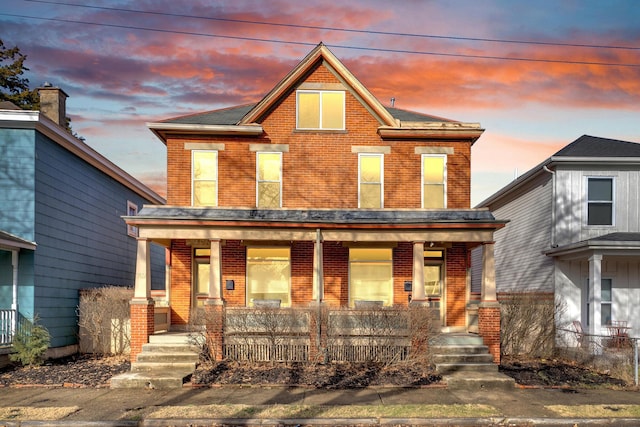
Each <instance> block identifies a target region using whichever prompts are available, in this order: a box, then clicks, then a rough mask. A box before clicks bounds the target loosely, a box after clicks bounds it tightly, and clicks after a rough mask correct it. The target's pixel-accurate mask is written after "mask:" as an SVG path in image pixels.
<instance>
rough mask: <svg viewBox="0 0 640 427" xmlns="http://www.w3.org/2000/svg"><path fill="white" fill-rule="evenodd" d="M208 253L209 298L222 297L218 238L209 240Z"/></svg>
mask: <svg viewBox="0 0 640 427" xmlns="http://www.w3.org/2000/svg"><path fill="white" fill-rule="evenodd" d="M210 244H211V254H210V255H209V299H213V300H219V299H221V298H222V291H221V289H222V262H221V258H222V257H221V245H220V240H211V243H210Z"/></svg>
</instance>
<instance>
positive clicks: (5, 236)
mask: <svg viewBox="0 0 640 427" xmlns="http://www.w3.org/2000/svg"><path fill="white" fill-rule="evenodd" d="M0 249H4V250H17V249H30V250H32V251H34V250H35V249H36V244H35V243H34V242H30V241H28V240H25V239H23V238H21V237H18V236H14V235H13V234H11V233H7V232H6V231H2V230H0Z"/></svg>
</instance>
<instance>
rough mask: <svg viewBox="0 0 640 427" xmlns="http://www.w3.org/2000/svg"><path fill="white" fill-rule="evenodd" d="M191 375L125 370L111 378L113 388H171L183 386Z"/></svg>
mask: <svg viewBox="0 0 640 427" xmlns="http://www.w3.org/2000/svg"><path fill="white" fill-rule="evenodd" d="M190 375H191V374H189V375H182V374H176V373H174V372H156V373H153V374H149V373H141V372H125V373H124V374H119V375H116V376H114V377H112V378H111V383H110V387H111V388H147V389H170V388H181V387H182V385H183V384H184V382H185V380H186V379H187V378H189V377H190Z"/></svg>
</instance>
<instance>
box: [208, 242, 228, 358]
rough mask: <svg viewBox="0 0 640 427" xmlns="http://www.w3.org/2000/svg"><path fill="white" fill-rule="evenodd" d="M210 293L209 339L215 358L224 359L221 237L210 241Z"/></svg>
mask: <svg viewBox="0 0 640 427" xmlns="http://www.w3.org/2000/svg"><path fill="white" fill-rule="evenodd" d="M210 249H211V251H210V255H209V295H208V297H207V300H206V301H205V302H204V310H205V313H206V314H205V319H206V328H207V341H208V343H209V345H210V351H211V352H212V353H213V354H212V355H213V358H214V359H215V360H217V361H220V360H222V359H223V343H224V301H223V300H222V251H221V244H220V240H219V239H215V240H211V241H210Z"/></svg>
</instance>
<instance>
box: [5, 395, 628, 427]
mask: <svg viewBox="0 0 640 427" xmlns="http://www.w3.org/2000/svg"><path fill="white" fill-rule="evenodd" d="M0 396H1V398H0V407H49V408H50V407H70V406H77V407H79V408H80V409H79V410H77V411H76V412H73V413H72V414H70V415H69V416H67V417H65V418H64V419H63V420H60V421H56V422H35V421H36V420H33V421H34V422H31V421H11V420H0V426H1V425H7V426H38V427H43V426H48V425H51V426H62V425H86V426H196V425H227V426H229V425H243V426H249V425H279V426H283V425H292V426H297V425H314V426H316V425H333V426H335V425H341V426H343V425H419V426H427V425H449V426H453V425H464V426H474V425H478V426H489V425H509V426H517V425H545V426H555V425H557V426H576V425H577V426H582V425H589V426H595V425H620V426H623V425H624V426H631V425H633V426H639V425H640V418H637V419H617V418H606V419H605V418H603V419H562V418H559V417H558V415H557V414H556V413H554V412H552V411H550V410H549V409H547V408H546V406H547V405H608V406H612V408H611V411H612V412H611V414H612V416H613V415H615V407H613V406H614V405H624V404H634V405H638V404H640V393H639V392H635V391H615V390H560V389H518V388H515V389H513V390H506V391H505V390H477V391H468V390H450V389H447V388H417V389H413V388H376V387H371V388H366V389H354V390H335V391H333V390H315V389H306V388H288V387H240V386H228V387H219V388H183V389H174V390H140V389H116V390H112V389H107V388H102V389H84V388H78V389H74V388H39V387H27V388H12V387H9V388H0ZM210 404H245V405H274V404H298V405H312V406H326V405H398V404H444V405H453V404H485V405H489V406H492V407H493V408H495V409H496V410H497V412H498V413H499V416H496V417H492V418H487V419H482V418H463V419H462V418H444V419H379V418H373V417H372V418H364V419H344V420H330V419H324V418H321V417H319V418H314V419H278V420H274V419H238V418H227V419H218V417H216V414H214V413H212V414H208V415H207V417H205V418H204V419H172V418H171V419H156V418H153V417H149V415H151V414H152V413H153V412H155V411H157V410H158V409H160V408H162V407H165V408H166V407H178V406H197V405H210Z"/></svg>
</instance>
